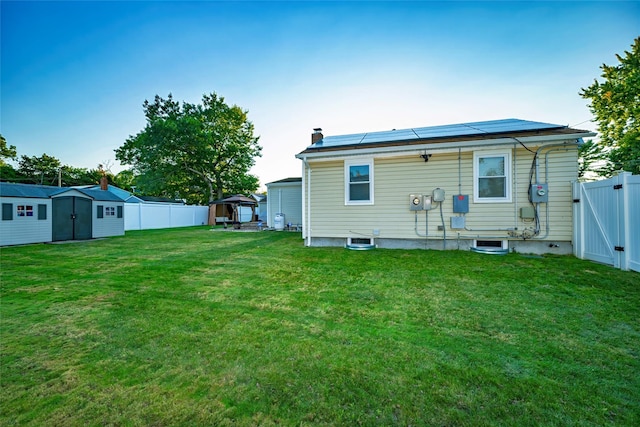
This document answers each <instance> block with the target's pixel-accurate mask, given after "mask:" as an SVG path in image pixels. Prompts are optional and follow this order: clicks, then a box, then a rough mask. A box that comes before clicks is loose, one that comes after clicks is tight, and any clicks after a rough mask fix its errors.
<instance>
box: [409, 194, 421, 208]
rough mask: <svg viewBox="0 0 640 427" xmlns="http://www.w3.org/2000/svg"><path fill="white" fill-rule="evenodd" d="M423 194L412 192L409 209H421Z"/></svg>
mask: <svg viewBox="0 0 640 427" xmlns="http://www.w3.org/2000/svg"><path fill="white" fill-rule="evenodd" d="M422 200H423V198H422V194H411V195H410V196H409V210H410V211H421V210H422V209H423V207H422V203H423V202H422Z"/></svg>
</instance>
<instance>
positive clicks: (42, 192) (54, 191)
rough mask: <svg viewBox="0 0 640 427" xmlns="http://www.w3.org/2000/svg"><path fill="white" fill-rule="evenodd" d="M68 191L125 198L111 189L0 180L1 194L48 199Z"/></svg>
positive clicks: (99, 197) (106, 198)
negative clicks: (53, 185)
mask: <svg viewBox="0 0 640 427" xmlns="http://www.w3.org/2000/svg"><path fill="white" fill-rule="evenodd" d="M68 191H78V192H80V193H82V194H84V195H85V196H87V197H90V198H92V199H93V200H100V201H111V202H122V201H123V200H122V199H121V198H120V197H118V196H116V195H115V194H113V193H111V192H109V191H103V190H94V189H91V188H73V187H52V186H50V185H33V184H18V183H13V182H0V196H2V197H24V198H37V199H48V198H50V197H53V196H57V195H60V194H63V193H66V192H68Z"/></svg>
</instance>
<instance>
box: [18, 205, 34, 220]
mask: <svg viewBox="0 0 640 427" xmlns="http://www.w3.org/2000/svg"><path fill="white" fill-rule="evenodd" d="M17 216H18V217H32V216H33V206H32V205H18V209H17Z"/></svg>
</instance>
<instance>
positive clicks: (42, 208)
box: [38, 205, 47, 220]
mask: <svg viewBox="0 0 640 427" xmlns="http://www.w3.org/2000/svg"><path fill="white" fill-rule="evenodd" d="M38 219H39V220H45V219H47V205H38Z"/></svg>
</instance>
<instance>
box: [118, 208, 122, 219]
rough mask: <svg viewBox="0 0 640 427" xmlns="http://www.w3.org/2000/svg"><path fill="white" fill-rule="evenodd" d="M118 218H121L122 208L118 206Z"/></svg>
mask: <svg viewBox="0 0 640 427" xmlns="http://www.w3.org/2000/svg"><path fill="white" fill-rule="evenodd" d="M118 218H122V206H118Z"/></svg>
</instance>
